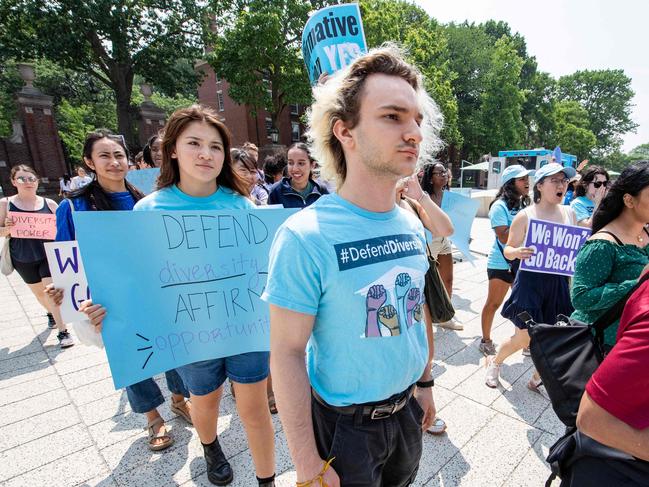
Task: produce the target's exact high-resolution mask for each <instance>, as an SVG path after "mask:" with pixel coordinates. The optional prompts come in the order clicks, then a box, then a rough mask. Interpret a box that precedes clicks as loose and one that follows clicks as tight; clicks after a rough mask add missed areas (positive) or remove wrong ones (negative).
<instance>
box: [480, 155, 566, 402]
mask: <svg viewBox="0 0 649 487" xmlns="http://www.w3.org/2000/svg"><path fill="white" fill-rule="evenodd" d="M576 173H577V171H575V169H574V168H572V167H563V166H561V165H559V164H557V163H554V162H553V163H550V164H546V165H545V166H543V167H541V169H539V170H538V171H536V174H535V183H534V204H533V205H532V206H528V207H527V208H524V209H523V210H521V211H519V212H518V214H517V215H516V216H515V217H514V220H513V221H512V224H511V227H510V228H509V236H508V238H507V245H506V246H505V248H504V251H503V254H504V257H505V258H506V259H508V260H515V259H520V260H521V261H523V260H524V259H527V258H529V257H532V256H533V255H534V254H535V249H534V248H533V247H524V246H523V245H524V243H525V240H526V234H527V227H528V223H529V221H530V220H531V219H534V220H545V221H548V222H554V223H560V224H564V225H575V224H576V222H575V214H574V212H573V211H572V209H571V208H569V207H567V206H564V205H563V204H562V203H563V197H564V196H565V194H566V190H567V188H568V181H569V178H572V177H573V176H574V175H575V174H576ZM572 310H573V308H572V304H571V303H570V289H569V284H568V277H566V276H562V275H557V274H551V273H538V272H531V271H527V270H523V269H520V270H519V271H518V272H517V274H516V278H515V280H514V284H513V286H512V293H511V295H510V297H509V299H508V300H507V301H506V302H505V304H504V305H503V309H502V311H501V314H502V315H503V317H505V318H508V319H509V320H511V321H512V322H513V323H514V326H515V332H514V335H513V336H512V337H511V338H509V339H508V340H506V341H505V342H504V343H502V344H501V346H500V348H499V349H498V353H497V354H496V356H495V357H494V358H493V359H490V358H488V359H487V375H486V379H485V383H486V384H487V386H489V387H492V388H496V387H498V385H499V383H500V382H499V378H500V369H501V367H502V364H503V362H504V361H505V359H506V358H507V357H509V356H510V355H512V354H514V353H516V352H518V351H519V350H522V349H523V348H525V347H527V346H529V343H530V335H529V333H528V331H527V324H526V322H525V321H523V320H521V319H520V318H519V316H518V315H519V314H520V313H522V312H524V311H525V312H527V313H528V314H529V315H530V316H531V317H532V319H533V320H534V321H535V322H537V323H554V322H555V321H556V318H557V316H558V315H560V314H563V315H566V316H569V315H570V313H572ZM540 384H541V379H540V378H539V376H538V374H536V372H535V373H534V376H533V377H532V379H531V380H530V381H529V383H528V384H527V387H528V388H529V389H531V390H533V391H538V387H539V386H540Z"/></svg>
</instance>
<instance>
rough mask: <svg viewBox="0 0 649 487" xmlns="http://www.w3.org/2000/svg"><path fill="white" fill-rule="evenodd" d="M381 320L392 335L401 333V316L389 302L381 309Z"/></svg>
mask: <svg viewBox="0 0 649 487" xmlns="http://www.w3.org/2000/svg"><path fill="white" fill-rule="evenodd" d="M379 321H380V322H381V324H382V325H383V326H385V327H387V328H388V329H389V330H390V334H391V335H392V336H397V335H399V333H400V331H399V317H398V316H397V309H396V308H395V307H394V306H392V305H391V304H388V305H387V306H383V307H382V308H381V309H379Z"/></svg>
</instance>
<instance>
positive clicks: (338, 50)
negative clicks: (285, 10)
mask: <svg viewBox="0 0 649 487" xmlns="http://www.w3.org/2000/svg"><path fill="white" fill-rule="evenodd" d="M366 52H367V44H366V43H365V32H364V31H363V22H362V20H361V11H360V9H359V8H358V4H357V3H346V4H343V5H334V6H332V7H326V8H323V9H320V10H318V11H316V12H315V13H313V15H311V17H309V20H308V21H307V23H306V25H305V26H304V31H303V32H302V56H303V57H304V63H305V64H306V69H307V71H308V73H309V79H310V80H311V84H312V85H314V84H316V82H317V81H318V78H319V77H320V75H321V74H322V73H329V74H333V73H335V72H336V71H339V70H341V69H343V68H344V67H345V66H347V65H348V64H351V62H352V61H353V60H354V59H356V58H357V57H358V56H360V55H361V54H363V53H366Z"/></svg>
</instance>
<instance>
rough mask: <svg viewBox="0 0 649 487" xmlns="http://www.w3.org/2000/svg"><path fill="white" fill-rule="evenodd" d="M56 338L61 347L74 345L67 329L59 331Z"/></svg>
mask: <svg viewBox="0 0 649 487" xmlns="http://www.w3.org/2000/svg"><path fill="white" fill-rule="evenodd" d="M56 338H58V339H59V346H60V347H61V348H69V347H71V346H72V345H74V340H73V339H72V337H71V336H70V333H69V332H68V330H64V331H60V332H59V334H58V335H56Z"/></svg>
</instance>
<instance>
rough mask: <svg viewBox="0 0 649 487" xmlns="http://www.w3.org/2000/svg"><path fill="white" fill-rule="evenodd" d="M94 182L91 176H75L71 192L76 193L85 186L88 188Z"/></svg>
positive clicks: (71, 183)
mask: <svg viewBox="0 0 649 487" xmlns="http://www.w3.org/2000/svg"><path fill="white" fill-rule="evenodd" d="M91 182H92V178H91V177H90V176H84V177H81V176H75V177H73V178H72V181H71V182H70V191H76V190H77V189H81V188H83V187H84V186H87V185H88V184H90V183H91Z"/></svg>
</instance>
